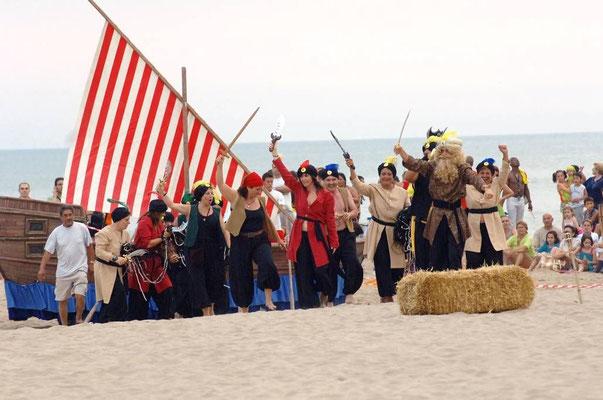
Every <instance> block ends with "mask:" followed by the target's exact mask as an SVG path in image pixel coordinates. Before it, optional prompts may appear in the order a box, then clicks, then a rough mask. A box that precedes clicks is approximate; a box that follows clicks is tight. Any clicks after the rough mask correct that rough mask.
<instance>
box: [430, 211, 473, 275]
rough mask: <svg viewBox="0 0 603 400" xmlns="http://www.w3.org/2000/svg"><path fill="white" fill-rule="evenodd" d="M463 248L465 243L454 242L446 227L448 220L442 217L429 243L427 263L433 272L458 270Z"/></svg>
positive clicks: (448, 228) (447, 226)
mask: <svg viewBox="0 0 603 400" xmlns="http://www.w3.org/2000/svg"><path fill="white" fill-rule="evenodd" d="M464 248H465V241H464V240H461V242H460V243H457V242H456V240H455V239H454V236H453V235H452V231H451V230H450V227H449V225H448V220H447V219H446V217H443V218H442V221H440V225H439V226H438V229H437V231H436V234H435V237H434V238H433V243H431V251H430V252H429V263H430V264H431V267H432V268H433V270H434V271H445V270H447V269H460V268H461V259H462V257H463V251H464Z"/></svg>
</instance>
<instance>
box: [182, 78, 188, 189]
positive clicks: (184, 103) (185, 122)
mask: <svg viewBox="0 0 603 400" xmlns="http://www.w3.org/2000/svg"><path fill="white" fill-rule="evenodd" d="M182 155H183V156H182V157H183V165H182V170H183V172H184V193H190V177H189V169H190V165H189V159H188V103H187V97H186V67H182Z"/></svg>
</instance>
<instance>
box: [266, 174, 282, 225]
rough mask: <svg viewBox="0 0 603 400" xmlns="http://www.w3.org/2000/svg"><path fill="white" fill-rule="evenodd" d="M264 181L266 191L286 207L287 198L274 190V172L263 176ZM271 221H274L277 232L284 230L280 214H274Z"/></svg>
mask: <svg viewBox="0 0 603 400" xmlns="http://www.w3.org/2000/svg"><path fill="white" fill-rule="evenodd" d="M262 181H263V182H264V189H266V191H267V192H268V193H270V194H271V195H272V197H274V199H275V200H276V202H277V203H278V204H279V205H280V206H285V207H286V204H285V197H284V196H283V194H282V193H281V192H279V191H278V190H276V189H274V187H273V182H274V175H272V171H268V172H266V173H265V174H264V175H262ZM270 220H271V221H272V224H273V225H274V227H275V228H276V230H277V231H282V230H283V228H282V225H281V217H280V212H278V213H276V214H273V215H272V216H271V217H270Z"/></svg>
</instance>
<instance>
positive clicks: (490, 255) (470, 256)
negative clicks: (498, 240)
mask: <svg viewBox="0 0 603 400" xmlns="http://www.w3.org/2000/svg"><path fill="white" fill-rule="evenodd" d="M479 232H480V234H481V236H482V246H481V249H480V252H479V253H476V252H473V251H466V252H465V255H466V257H467V268H471V269H475V268H479V267H482V266H484V265H503V252H502V250H501V251H496V250H494V246H492V242H491V241H490V236H489V235H488V228H487V227H486V224H485V223H481V224H479Z"/></svg>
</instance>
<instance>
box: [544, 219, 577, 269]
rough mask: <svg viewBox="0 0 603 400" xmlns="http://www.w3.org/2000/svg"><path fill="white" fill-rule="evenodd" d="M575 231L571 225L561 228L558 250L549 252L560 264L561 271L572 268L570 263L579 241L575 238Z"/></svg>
mask: <svg viewBox="0 0 603 400" xmlns="http://www.w3.org/2000/svg"><path fill="white" fill-rule="evenodd" d="M577 232H578V231H577V230H576V228H575V227H574V226H572V225H566V226H564V227H563V239H562V240H561V243H560V244H559V247H558V248H555V249H553V250H552V251H551V254H552V255H553V257H554V258H555V259H556V260H559V261H560V262H561V268H562V269H569V268H572V261H573V258H574V255H575V253H576V250H578V248H579V247H580V240H579V239H578V238H577V237H576V234H577Z"/></svg>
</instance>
